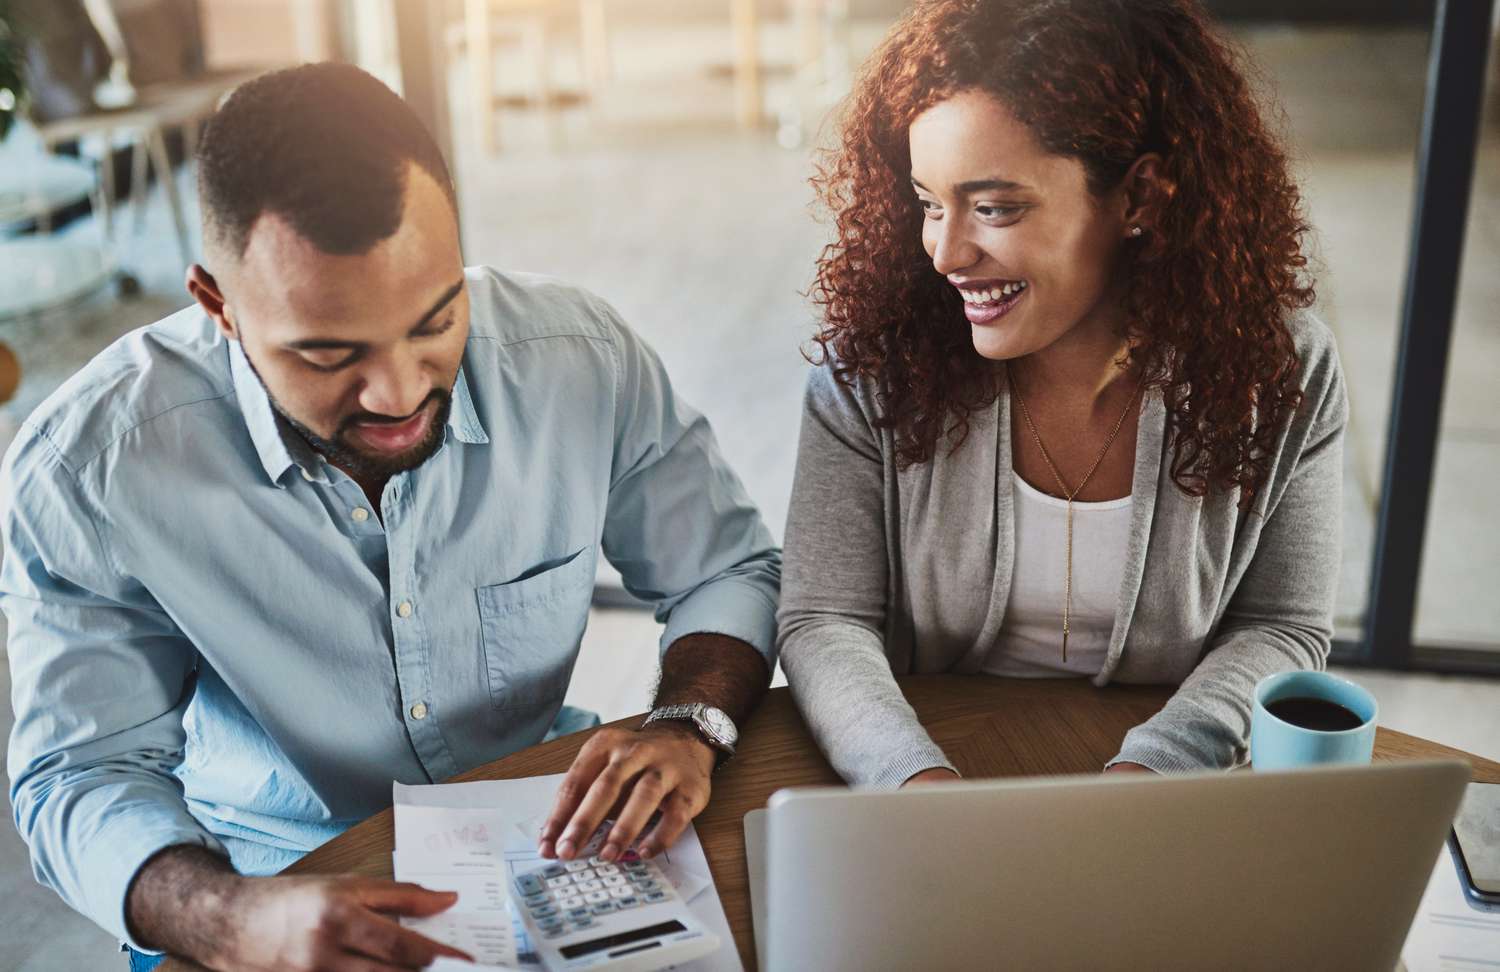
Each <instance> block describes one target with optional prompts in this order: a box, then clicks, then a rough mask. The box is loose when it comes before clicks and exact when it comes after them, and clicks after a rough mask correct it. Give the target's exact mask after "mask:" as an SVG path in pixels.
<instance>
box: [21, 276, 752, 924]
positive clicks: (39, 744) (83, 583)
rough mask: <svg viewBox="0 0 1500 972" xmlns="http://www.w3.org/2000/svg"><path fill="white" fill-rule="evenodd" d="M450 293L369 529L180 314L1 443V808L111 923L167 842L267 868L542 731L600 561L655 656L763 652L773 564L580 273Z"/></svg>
mask: <svg viewBox="0 0 1500 972" xmlns="http://www.w3.org/2000/svg"><path fill="white" fill-rule="evenodd" d="M467 279H468V286H469V296H470V302H471V307H472V314H471V325H470V328H471V329H470V334H469V339H468V345H467V347H466V349H465V351H464V357H463V363H462V367H461V369H460V371H459V375H458V380H457V382H456V384H455V387H454V389H453V405H452V411H451V414H450V417H449V420H448V424H447V428H446V436H445V441H444V444H443V445H442V447H441V448H440V449H439V450H438V452H437V453H436V454H435V455H433V456H432V458H430V459H429V460H427V462H426V463H424V464H423V465H422V466H420V467H418V468H416V469H414V470H411V471H409V472H406V473H402V474H400V475H398V476H396V477H394V478H393V479H391V481H390V483H389V485H387V486H386V488H385V493H384V495H383V496H382V497H381V504H380V505H381V509H380V511H379V512H380V515H379V516H375V515H373V511H371V510H370V509H369V506H370V501H369V500H368V499H367V498H366V496H365V494H364V492H363V491H362V490H361V489H360V487H359V486H358V485H357V484H356V483H355V482H354V481H353V480H352V479H350V478H349V477H348V476H347V475H345V474H344V473H343V472H342V471H341V470H339V469H337V468H335V467H333V466H330V465H328V464H326V463H324V462H323V461H322V460H321V459H320V458H319V457H318V456H317V455H316V454H315V453H313V452H312V451H311V450H310V449H309V448H308V446H307V445H306V443H305V441H304V440H302V439H301V438H300V437H299V436H297V435H296V434H295V433H293V432H291V431H289V430H288V429H287V428H286V426H285V424H284V423H283V422H282V421H280V420H279V419H278V418H277V417H276V415H275V413H274V412H273V410H272V408H271V404H270V401H269V400H268V398H267V396H266V393H265V390H264V388H263V387H262V386H261V384H260V382H259V381H258V380H257V379H256V377H255V376H254V374H253V373H252V372H251V370H250V368H249V366H248V365H247V363H246V360H245V357H244V355H243V352H242V351H241V350H240V347H239V345H238V344H237V343H234V342H229V341H226V340H224V339H223V338H222V337H221V336H220V335H219V333H218V332H217V330H216V329H215V327H214V326H213V324H212V322H211V321H210V320H209V319H208V318H207V317H206V316H205V315H204V314H203V313H201V312H200V311H198V310H197V309H196V308H190V309H188V310H185V311H182V312H181V313H179V314H176V315H173V316H172V317H169V318H167V319H166V320H164V321H162V322H160V323H158V324H154V325H152V326H150V327H147V328H143V329H141V330H139V331H135V332H133V333H132V334H129V335H127V336H126V337H124V338H122V339H121V340H120V341H119V342H117V343H116V344H114V345H113V346H112V347H110V348H109V349H108V350H106V351H105V352H103V353H102V354H101V355H99V357H97V358H95V359H94V360H93V361H92V362H91V363H90V364H89V365H88V366H87V367H86V368H84V369H83V371H81V372H80V373H79V374H78V375H76V376H75V377H74V378H72V379H71V380H70V381H69V382H68V383H67V384H66V385H64V386H63V387H62V388H61V389H60V390H59V391H58V392H57V393H56V394H55V395H53V396H52V397H51V398H49V399H48V400H47V401H46V403H44V404H43V405H42V406H41V407H40V408H38V409H37V410H36V412H35V413H34V414H33V415H32V416H31V418H30V419H29V420H28V421H27V422H26V424H25V426H24V427H23V429H22V431H21V433H20V435H19V436H18V437H17V439H16V442H15V443H14V445H13V446H12V448H11V449H10V451H9V453H8V454H7V455H6V458H5V465H4V467H3V471H0V477H3V478H0V490H3V494H0V495H3V496H4V497H6V498H7V499H8V501H9V502H8V507H7V509H6V512H5V517H4V542H5V561H4V567H3V570H0V607H3V609H4V611H5V614H6V616H7V618H8V619H9V622H10V640H9V646H8V647H9V655H10V665H11V673H12V679H13V689H12V691H13V701H14V704H15V710H16V724H15V730H14V733H13V734H12V736H11V739H10V750H9V770H10V776H11V789H10V795H11V800H12V803H13V806H14V812H15V820H16V825H17V827H18V828H19V829H20V832H21V835H22V836H23V837H24V838H25V840H26V842H27V843H28V844H29V845H30V848H31V855H32V862H33V867H34V870H35V873H36V875H37V878H38V879H39V880H40V881H42V882H43V883H45V884H47V885H49V886H50V887H52V888H54V889H56V890H57V892H58V893H59V894H61V895H62V897H63V898H64V899H65V900H66V901H67V902H68V903H69V904H70V905H72V906H73V907H74V908H76V909H77V910H79V911H81V912H82V913H84V914H85V915H88V916H89V917H90V918H92V919H94V921H96V922H98V923H99V924H100V925H102V926H103V927H104V928H105V929H107V930H109V931H111V932H113V933H114V934H115V935H116V936H117V937H119V938H122V939H126V940H128V935H127V932H126V927H125V918H124V900H125V893H126V890H127V887H128V885H129V882H130V880H131V878H132V877H133V876H134V874H135V872H136V871H137V870H138V869H139V868H140V866H141V864H143V863H144V862H145V861H146V859H147V858H148V857H150V856H151V855H152V854H153V853H154V852H156V851H157V850H160V849H161V848H163V847H167V846H169V845H172V844H180V843H196V844H201V845H204V846H206V847H210V848H213V849H215V850H220V851H224V852H226V853H228V854H229V855H230V856H231V858H232V859H233V861H234V863H235V865H236V867H238V868H239V869H240V870H241V871H243V872H246V873H255V874H265V873H270V872H273V871H276V870H278V869H280V868H281V867H283V866H285V865H287V864H289V863H290V862H292V861H293V860H295V859H296V858H297V857H299V856H300V855H302V854H304V853H305V852H307V851H308V850H310V849H312V848H313V847H316V846H317V845H318V844H320V843H322V842H324V841H326V840H328V839H329V838H330V837H332V836H334V835H335V834H338V833H339V832H340V831H342V830H343V829H344V828H346V827H348V826H349V825H350V824H351V823H354V822H355V821H357V820H359V819H361V818H363V817H366V816H368V815H369V814H371V813H373V812H375V811H377V810H380V809H381V808H383V807H385V806H388V805H389V803H390V794H391V781H392V780H393V779H396V780H401V781H403V782H406V783H428V782H432V781H438V780H443V779H446V778H448V777H450V776H453V775H454V774H456V773H459V772H461V771H463V770H465V769H468V768H469V767H472V766H475V765H477V764H480V763H483V762H486V761H488V760H492V759H496V758H498V757H501V756H504V755H506V754H507V753H510V752H514V751H515V750H518V749H521V748H523V747H525V746H529V745H531V744H533V743H536V742H538V741H539V740H541V739H542V737H543V735H544V734H545V733H546V731H547V729H548V727H549V725H550V724H551V723H552V721H553V718H554V716H556V715H557V713H558V710H559V708H560V706H561V705H562V698H563V693H564V691H565V690H566V689H567V686H568V681H569V678H570V677H571V675H572V672H573V665H574V662H575V661H576V659H577V657H578V647H579V642H580V639H581V637H582V635H583V629H584V625H585V623H586V621H587V619H588V610H589V602H590V596H591V592H592V587H593V579H594V571H595V567H596V564H597V562H598V558H599V557H600V555H601V554H602V555H603V556H605V557H607V558H608V559H609V560H610V562H611V563H613V564H614V565H615V567H616V568H618V569H619V571H620V573H621V575H622V576H623V577H624V580H625V583H626V586H627V587H628V588H629V589H630V590H631V591H632V592H634V593H635V594H637V595H638V596H640V597H643V598H646V599H648V600H651V601H654V602H655V603H656V604H657V615H658V618H659V619H660V620H662V621H663V622H664V623H665V624H666V630H665V632H664V634H663V635H662V639H661V646H662V649H663V650H665V648H666V646H668V645H670V644H671V643H672V642H673V641H675V640H676V639H677V638H679V637H681V636H682V635H685V634H689V633H692V632H717V633H722V634H726V635H731V636H733V637H736V638H740V639H742V640H744V641H746V642H748V643H750V644H751V645H753V646H755V648H756V649H758V650H759V651H760V652H762V653H763V654H764V655H765V657H766V660H767V662H768V663H771V662H774V657H773V651H774V647H773V646H774V641H775V637H774V636H775V620H774V615H775V607H776V596H777V589H778V585H779V580H780V553H779V551H778V550H777V549H776V547H775V546H774V543H773V541H772V539H771V536H770V534H769V533H768V532H767V530H766V528H765V526H764V525H763V524H762V522H761V519H760V516H759V514H758V513H757V512H756V509H755V507H754V506H753V505H752V504H751V502H750V501H749V499H748V497H747V496H746V494H745V491H744V489H743V488H742V487H741V485H740V483H739V481H738V480H737V479H736V477H735V476H734V474H733V473H732V472H731V471H730V470H729V468H728V467H727V465H726V464H725V462H724V460H723V459H722V458H721V456H720V455H719V452H718V449H717V447H716V445H715V443H714V439H713V434H712V432H711V431H710V430H709V427H708V424H707V423H706V422H705V421H704V419H703V418H702V417H701V416H700V415H699V414H698V413H696V412H694V411H693V410H692V409H691V408H689V407H688V406H687V405H685V404H684V403H683V402H681V401H680V400H678V399H677V398H676V397H675V396H674V395H673V393H672V388H671V386H670V384H669V383H668V381H667V376H666V374H665V372H664V370H663V368H662V365H661V362H660V361H659V360H658V359H657V357H656V356H655V355H654V354H653V353H652V352H651V350H650V349H649V348H647V347H646V345H645V344H644V343H643V342H642V341H641V340H640V338H638V337H637V336H636V335H634V334H633V333H632V332H631V331H630V330H628V329H627V328H626V327H625V325H624V324H623V323H622V322H621V321H620V320H619V318H618V317H617V316H616V314H615V313H614V311H613V310H612V309H611V308H610V307H608V306H607V305H606V304H604V303H603V302H601V301H599V300H598V299H597V298H594V297H592V296H591V295H589V294H587V293H585V292H582V291H580V290H578V289H576V288H573V287H570V286H567V285H565V284H562V283H559V282H557V281H553V280H549V279H546V278H542V277H534V276H529V275H523V274H509V273H498V272H496V271H493V270H488V269H477V270H470V271H468V273H467ZM641 664H643V665H645V664H655V659H654V658H653V659H647V658H642V660H641Z"/></svg>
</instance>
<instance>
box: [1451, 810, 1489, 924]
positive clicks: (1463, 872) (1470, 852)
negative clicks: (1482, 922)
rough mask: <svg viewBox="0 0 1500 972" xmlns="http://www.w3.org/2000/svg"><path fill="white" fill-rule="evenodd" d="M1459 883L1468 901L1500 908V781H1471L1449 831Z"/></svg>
mask: <svg viewBox="0 0 1500 972" xmlns="http://www.w3.org/2000/svg"><path fill="white" fill-rule="evenodd" d="M1448 849H1449V850H1450V851H1451V852H1452V853H1453V864H1454V866H1455V867H1457V868H1458V883H1459V885H1460V886H1462V887H1463V889H1464V894H1465V895H1467V896H1468V898H1469V902H1470V903H1471V904H1473V905H1474V906H1475V907H1477V908H1481V909H1483V910H1485V911H1497V910H1500V783H1470V784H1469V788H1468V789H1467V790H1466V791H1465V792H1464V800H1463V803H1462V804H1460V805H1459V808H1458V816H1457V817H1456V818H1454V821H1453V830H1452V831H1451V832H1450V833H1449V834H1448Z"/></svg>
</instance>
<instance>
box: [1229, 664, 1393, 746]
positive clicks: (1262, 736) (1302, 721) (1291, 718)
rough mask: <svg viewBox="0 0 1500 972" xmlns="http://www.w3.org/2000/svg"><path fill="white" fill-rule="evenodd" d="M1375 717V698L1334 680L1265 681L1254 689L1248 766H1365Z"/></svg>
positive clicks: (1317, 675)
mask: <svg viewBox="0 0 1500 972" xmlns="http://www.w3.org/2000/svg"><path fill="white" fill-rule="evenodd" d="M1378 713H1379V706H1377V705H1376V703H1375V696H1373V695H1371V694H1370V693H1369V692H1368V691H1367V690H1366V689H1363V688H1361V687H1360V686H1358V685H1355V684H1354V683H1353V682H1351V681H1349V680H1348V679H1345V678H1339V677H1338V676H1337V675H1330V674H1328V673H1327V672H1315V671H1296V672H1279V673H1277V674H1275V675H1268V676H1266V677H1265V678H1263V679H1261V680H1260V683H1259V684H1257V685H1256V686H1255V698H1254V704H1253V707H1252V711H1251V714H1250V763H1251V765H1252V766H1254V767H1255V768H1256V769H1258V770H1278V769H1295V768H1297V767H1299V766H1323V765H1329V764H1338V763H1368V762H1369V761H1370V754H1371V753H1372V752H1373V751H1374V749H1375V717H1376V715H1377V714H1378Z"/></svg>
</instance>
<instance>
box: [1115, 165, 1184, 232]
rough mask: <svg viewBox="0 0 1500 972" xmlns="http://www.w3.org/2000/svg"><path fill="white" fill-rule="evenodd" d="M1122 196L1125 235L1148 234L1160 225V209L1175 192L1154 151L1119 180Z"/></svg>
mask: <svg viewBox="0 0 1500 972" xmlns="http://www.w3.org/2000/svg"><path fill="white" fill-rule="evenodd" d="M1120 185H1121V188H1122V189H1123V190H1124V193H1125V234H1126V236H1129V237H1133V238H1135V237H1141V236H1146V235H1149V234H1150V233H1151V232H1152V230H1154V229H1156V228H1157V227H1158V226H1159V225H1160V221H1161V213H1162V210H1163V209H1165V208H1166V205H1167V203H1168V202H1170V201H1171V199H1172V194H1173V193H1174V192H1175V191H1176V188H1177V187H1176V186H1174V185H1173V184H1172V181H1171V180H1170V179H1169V178H1168V177H1167V174H1166V163H1165V162H1164V161H1163V159H1162V157H1161V156H1160V155H1158V154H1156V153H1155V152H1147V153H1146V154H1145V155H1142V156H1141V157H1140V158H1138V159H1136V160H1135V161H1134V162H1133V163H1131V166H1130V169H1129V170H1128V171H1127V172H1126V173H1125V178H1124V179H1123V180H1121V183H1120Z"/></svg>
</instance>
